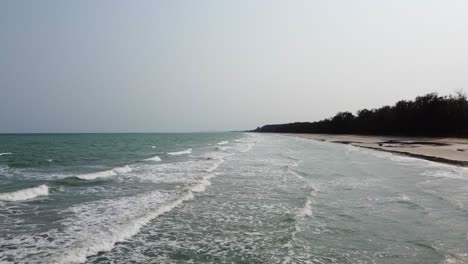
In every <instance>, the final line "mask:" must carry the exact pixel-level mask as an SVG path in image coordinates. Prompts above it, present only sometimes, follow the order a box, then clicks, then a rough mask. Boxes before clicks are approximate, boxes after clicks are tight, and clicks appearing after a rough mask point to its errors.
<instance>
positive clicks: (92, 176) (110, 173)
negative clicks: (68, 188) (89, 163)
mask: <svg viewBox="0 0 468 264" xmlns="http://www.w3.org/2000/svg"><path fill="white" fill-rule="evenodd" d="M131 171H132V168H131V167H130V166H128V165H126V166H124V167H119V168H114V169H112V170H106V171H98V172H92V173H85V174H81V175H78V176H76V177H77V178H79V179H82V180H95V179H97V178H108V177H112V176H117V175H119V174H124V173H129V172H131Z"/></svg>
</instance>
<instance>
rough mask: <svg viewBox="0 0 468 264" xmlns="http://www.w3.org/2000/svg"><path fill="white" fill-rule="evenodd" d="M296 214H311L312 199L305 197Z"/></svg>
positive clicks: (302, 215)
mask: <svg viewBox="0 0 468 264" xmlns="http://www.w3.org/2000/svg"><path fill="white" fill-rule="evenodd" d="M296 215H297V217H299V218H304V217H306V216H308V217H311V216H312V201H311V200H310V199H309V198H307V201H306V202H305V204H304V206H303V207H302V208H300V209H299V210H298V211H297V214H296Z"/></svg>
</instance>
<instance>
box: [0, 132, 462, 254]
mask: <svg viewBox="0 0 468 264" xmlns="http://www.w3.org/2000/svg"><path fill="white" fill-rule="evenodd" d="M0 263H468V170H467V169H465V168H460V167H454V166H448V165H442V164H437V163H433V162H428V161H423V160H418V159H413V158H407V157H400V156H395V155H393V154H389V153H381V152H376V151H372V150H363V149H358V148H355V147H352V146H346V145H340V144H333V143H327V142H318V141H313V140H307V139H300V138H295V137H288V136H280V135H266V134H249V133H190V134H24V135H0Z"/></svg>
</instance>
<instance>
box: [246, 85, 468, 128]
mask: <svg viewBox="0 0 468 264" xmlns="http://www.w3.org/2000/svg"><path fill="white" fill-rule="evenodd" d="M252 131H253V132H277V133H324V134H363V135H366V134H367V135H401V136H461V137H467V136H468V101H467V97H466V94H465V93H463V92H461V91H460V92H456V93H455V94H454V95H448V96H440V95H438V94H437V93H429V94H426V95H424V96H418V97H416V98H415V99H414V100H401V101H399V102H397V103H396V104H395V105H393V106H383V107H381V108H377V109H371V110H368V109H362V110H359V111H357V113H356V114H353V113H351V112H339V113H337V114H336V115H335V116H334V117H331V118H327V119H324V120H321V121H317V122H296V123H289V124H278V125H265V126H263V127H258V128H257V129H255V130H252Z"/></svg>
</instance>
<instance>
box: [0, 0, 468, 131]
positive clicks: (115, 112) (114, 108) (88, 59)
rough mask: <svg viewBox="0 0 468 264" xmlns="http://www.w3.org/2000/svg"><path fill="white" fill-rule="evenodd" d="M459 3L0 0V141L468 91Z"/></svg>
mask: <svg viewBox="0 0 468 264" xmlns="http://www.w3.org/2000/svg"><path fill="white" fill-rule="evenodd" d="M467 8H468V2H466V1H458V0H457V1H450V2H447V1H435V0H432V1H431V0H429V1H427V0H426V1H423V0H415V1H411V2H408V1H402V0H401V1H400V0H399V1H378V2H377V1H365V0H359V1H346V2H345V1H336V0H332V1H266V0H265V1H214V0H213V1H208V0H202V1H196V2H195V1H194V2H188V1H178V0H175V1H99V2H97V1H79V2H69V1H67V2H63V1H40V2H39V1H8V0H7V1H2V2H1V3H0V47H1V49H0V50H1V56H2V59H1V60H0V133H64V132H65V133H70V132H71V133H81V132H90V133H94V132H98V133H105V132H117V133H119V132H203V131H231V130H246V129H254V128H256V127H258V126H262V125H264V124H277V123H286V122H295V121H317V120H321V119H323V118H327V117H330V116H333V115H334V114H335V113H337V112H338V111H351V112H355V111H357V110H359V109H363V108H368V109H370V108H376V107H380V106H383V105H391V104H394V103H395V102H397V101H398V100H401V99H413V98H414V97H416V96H419V95H423V94H426V93H430V92H438V93H439V94H443V95H446V94H451V93H453V92H454V91H456V90H460V89H465V91H466V87H467V83H468V76H467V75H466V69H465V68H466V65H468V53H467V52H466V51H465V47H466V46H467V45H468V35H467V34H466V32H468V31H467V29H468V16H466V14H465V11H466V10H467Z"/></svg>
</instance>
